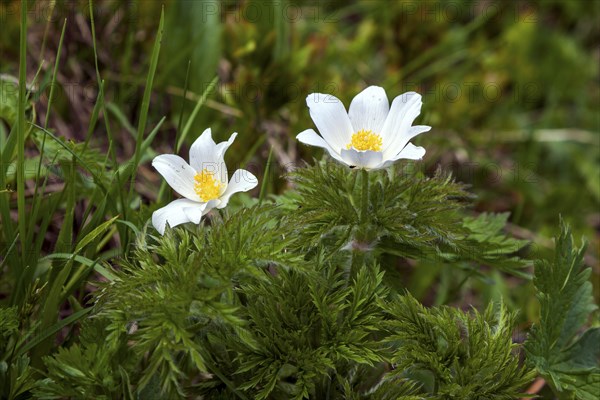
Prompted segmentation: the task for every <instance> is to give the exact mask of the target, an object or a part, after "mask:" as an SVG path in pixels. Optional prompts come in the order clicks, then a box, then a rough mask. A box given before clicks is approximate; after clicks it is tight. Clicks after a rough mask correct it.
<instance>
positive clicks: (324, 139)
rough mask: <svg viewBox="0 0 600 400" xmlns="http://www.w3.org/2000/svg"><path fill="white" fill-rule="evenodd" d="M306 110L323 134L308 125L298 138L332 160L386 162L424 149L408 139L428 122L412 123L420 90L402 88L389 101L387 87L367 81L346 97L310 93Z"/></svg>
mask: <svg viewBox="0 0 600 400" xmlns="http://www.w3.org/2000/svg"><path fill="white" fill-rule="evenodd" d="M306 104H307V105H308V108H309V109H310V116H311V118H312V120H313V121H314V123H315V125H316V126H317V129H318V130H319V132H320V134H321V136H319V135H318V134H317V133H316V132H315V131H314V130H312V129H307V130H305V131H303V132H301V133H300V134H298V136H296V138H297V139H298V140H299V141H301V142H302V143H304V144H308V145H311V146H317V147H322V148H324V149H325V150H327V152H328V153H329V154H330V155H331V157H333V158H335V159H336V160H338V161H340V162H342V163H344V164H347V165H349V166H350V167H357V168H364V169H379V168H386V167H387V166H389V165H391V164H392V163H394V161H396V160H399V159H401V158H404V159H409V160H420V159H421V158H423V156H424V155H425V149H424V148H422V147H417V146H414V145H413V144H412V143H409V141H410V140H411V139H412V138H413V137H415V136H417V135H418V134H420V133H423V132H427V131H429V130H430V129H431V127H430V126H425V125H416V126H412V123H413V121H414V120H415V118H417V116H418V115H419V113H420V112H421V105H422V102H421V95H419V94H418V93H415V92H408V93H404V94H402V95H400V96H398V97H396V98H395V99H394V101H393V102H392V106H391V107H390V104H389V101H388V98H387V96H386V94H385V90H383V88H380V87H378V86H369V87H368V88H366V89H365V90H363V91H362V92H360V93H359V94H358V95H356V97H354V99H353V100H352V103H350V110H349V112H346V109H345V108H344V105H343V104H342V102H341V101H340V100H339V99H337V98H336V97H334V96H332V95H328V94H322V93H313V94H311V95H309V96H308V97H307V98H306Z"/></svg>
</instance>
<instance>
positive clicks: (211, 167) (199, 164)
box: [152, 128, 258, 235]
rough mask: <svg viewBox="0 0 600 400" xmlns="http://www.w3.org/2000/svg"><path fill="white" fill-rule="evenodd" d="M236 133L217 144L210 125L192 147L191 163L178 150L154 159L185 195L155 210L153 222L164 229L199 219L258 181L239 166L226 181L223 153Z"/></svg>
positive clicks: (158, 167) (179, 191) (223, 205)
mask: <svg viewBox="0 0 600 400" xmlns="http://www.w3.org/2000/svg"><path fill="white" fill-rule="evenodd" d="M236 136H237V133H234V134H232V135H231V137H230V138H229V140H228V141H226V142H222V143H219V144H216V143H215V141H214V140H213V139H212V135H211V131H210V128H208V129H206V130H205V131H204V132H203V133H202V135H200V137H199V138H198V139H196V141H195V142H194V144H192V147H191V148H190V163H189V164H188V163H187V162H185V160H184V159H183V158H181V157H179V156H177V155H175V154H162V155H160V156H157V157H156V158H154V160H152V166H153V167H154V168H156V170H157V171H158V172H159V173H160V174H161V175H162V176H163V178H165V180H166V181H167V183H168V184H169V185H170V186H171V187H172V188H173V190H175V191H176V192H177V193H179V194H180V195H182V196H183V197H184V198H183V199H177V200H174V201H172V202H171V203H169V204H168V205H167V206H165V207H163V208H160V209H158V210H156V211H155V212H154V213H153V214H152V225H154V227H155V228H156V230H157V231H159V232H160V234H161V235H163V234H164V233H165V228H166V225H167V223H168V224H169V226H170V227H174V226H177V225H179V224H183V223H186V222H193V223H194V224H198V223H200V219H201V218H202V216H203V215H205V214H207V213H208V212H209V211H210V210H212V209H213V208H215V207H216V208H223V207H225V206H226V205H227V203H228V202H229V198H230V197H231V195H232V194H234V193H237V192H247V191H248V190H250V189H252V188H254V187H255V186H256V185H257V184H258V180H257V179H256V177H255V176H254V175H252V174H251V173H250V172H249V171H246V170H244V169H238V170H236V171H235V172H234V173H233V176H232V177H231V179H230V180H229V182H227V178H228V175H227V166H226V165H225V161H224V159H223V156H224V155H225V151H227V149H228V148H229V146H231V144H232V143H233V140H234V139H235V137H236Z"/></svg>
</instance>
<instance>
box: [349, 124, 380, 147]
mask: <svg viewBox="0 0 600 400" xmlns="http://www.w3.org/2000/svg"><path fill="white" fill-rule="evenodd" d="M382 144H383V140H382V139H381V136H379V135H378V134H376V133H373V132H372V131H370V130H364V129H361V130H360V131H358V132H356V133H355V134H354V135H352V140H351V141H350V144H348V145H347V146H346V148H347V149H350V148H352V147H354V148H355V149H356V150H358V151H365V150H371V151H381V146H382Z"/></svg>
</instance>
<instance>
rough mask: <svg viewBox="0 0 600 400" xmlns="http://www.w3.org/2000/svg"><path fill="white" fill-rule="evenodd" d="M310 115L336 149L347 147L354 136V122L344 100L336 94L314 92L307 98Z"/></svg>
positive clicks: (320, 131)
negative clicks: (351, 121) (352, 122)
mask: <svg viewBox="0 0 600 400" xmlns="http://www.w3.org/2000/svg"><path fill="white" fill-rule="evenodd" d="M306 104H307V105H308V108H309V109H310V116H311V118H312V120H313V121H314V123H315V125H316V126H317V129H318V130H319V133H320V134H321V136H323V139H325V141H326V142H327V143H328V144H329V146H331V148H332V149H334V150H335V151H339V150H341V149H342V148H345V147H346V145H347V144H348V143H350V139H351V138H352V133H353V132H352V124H351V123H350V118H348V113H347V112H346V109H345V108H344V105H343V104H342V102H341V101H340V100H339V99H338V98H337V97H335V96H332V95H329V94H322V93H313V94H311V95H309V96H308V97H307V98H306Z"/></svg>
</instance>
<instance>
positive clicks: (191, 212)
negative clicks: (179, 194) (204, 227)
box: [183, 202, 210, 225]
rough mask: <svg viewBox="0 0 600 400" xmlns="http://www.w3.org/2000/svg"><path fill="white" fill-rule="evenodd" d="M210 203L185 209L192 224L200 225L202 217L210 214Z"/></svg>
mask: <svg viewBox="0 0 600 400" xmlns="http://www.w3.org/2000/svg"><path fill="white" fill-rule="evenodd" d="M209 203H210V202H209ZM209 203H200V204H196V205H195V206H193V207H184V208H183V212H184V214H185V215H186V217H187V218H188V220H189V221H190V222H192V223H194V224H196V225H197V224H199V223H200V220H201V219H202V216H203V215H205V214H206V213H207V212H208V211H206V209H207V208H208V207H207V205H208V204H209Z"/></svg>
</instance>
